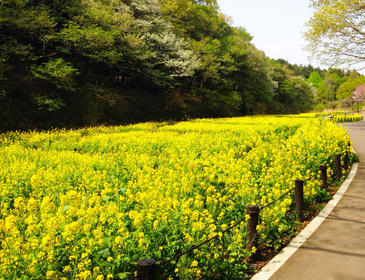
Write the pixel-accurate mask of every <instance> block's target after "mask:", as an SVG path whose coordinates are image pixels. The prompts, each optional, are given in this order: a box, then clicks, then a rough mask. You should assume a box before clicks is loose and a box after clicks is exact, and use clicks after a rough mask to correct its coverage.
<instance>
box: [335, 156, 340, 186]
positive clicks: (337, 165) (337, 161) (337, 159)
mask: <svg viewBox="0 0 365 280" xmlns="http://www.w3.org/2000/svg"><path fill="white" fill-rule="evenodd" d="M335 178H336V179H337V180H339V179H340V178H341V155H339V154H336V155H335Z"/></svg>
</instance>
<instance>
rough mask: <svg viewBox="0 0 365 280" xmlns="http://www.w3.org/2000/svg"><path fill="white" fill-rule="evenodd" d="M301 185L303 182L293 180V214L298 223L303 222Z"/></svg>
mask: <svg viewBox="0 0 365 280" xmlns="http://www.w3.org/2000/svg"><path fill="white" fill-rule="evenodd" d="M303 183H304V181H303V180H299V179H297V180H295V192H294V194H295V212H296V213H297V215H298V220H299V221H300V222H303Z"/></svg>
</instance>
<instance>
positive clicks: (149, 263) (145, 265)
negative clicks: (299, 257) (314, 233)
mask: <svg viewBox="0 0 365 280" xmlns="http://www.w3.org/2000/svg"><path fill="white" fill-rule="evenodd" d="M349 145H351V144H349ZM348 159H349V158H348V153H347V151H346V152H345V155H344V160H345V162H344V163H345V164H344V167H345V168H346V167H348V162H347V161H348ZM334 166H335V168H334V169H335V172H334V175H335V179H337V180H338V179H340V177H341V169H342V166H341V155H339V154H336V155H335V157H334ZM346 169H347V168H346ZM319 170H320V180H321V188H322V189H325V190H327V189H328V182H327V165H320V166H319ZM317 176H318V175H317V174H314V175H312V176H310V177H309V178H307V179H306V180H299V179H297V180H295V187H294V188H291V189H289V190H288V191H286V192H285V193H284V194H282V195H281V196H280V197H278V198H276V199H275V200H273V201H271V202H270V203H268V204H267V205H265V206H261V207H258V206H257V205H247V207H246V213H247V214H249V216H250V219H248V221H247V229H246V248H247V249H248V250H249V251H250V250H251V249H252V247H253V246H254V245H255V237H256V235H257V230H256V227H257V225H258V218H259V212H260V211H262V210H264V209H265V208H267V207H269V206H271V205H273V204H274V203H275V202H277V201H279V200H281V199H282V198H284V197H285V196H287V195H288V194H289V193H291V192H292V191H295V192H294V194H295V211H296V213H297V215H298V220H299V221H300V222H303V198H304V195H303V184H304V182H308V181H310V180H311V179H313V178H315V177H317ZM244 221H246V217H244V218H243V219H241V220H240V221H238V222H236V223H234V224H233V225H231V226H230V227H228V228H226V229H225V230H223V231H221V232H219V233H218V234H216V235H214V236H212V237H211V238H209V239H207V240H205V241H203V242H201V243H200V244H198V245H194V246H193V247H191V248H190V249H188V250H185V251H183V252H180V253H179V254H177V255H175V256H173V257H171V258H169V259H167V260H165V261H162V262H160V263H156V262H155V260H153V259H142V260H139V261H138V262H137V275H136V276H134V277H133V278H132V279H140V280H154V279H155V271H156V268H157V267H161V266H163V265H165V264H167V263H169V262H171V261H174V260H176V259H179V258H180V257H182V256H183V255H186V254H188V253H190V252H192V251H194V250H196V249H198V248H200V247H201V246H203V245H205V244H207V243H209V242H211V241H212V240H214V239H217V238H220V237H222V235H223V234H224V233H226V232H228V231H230V230H231V229H233V228H234V227H236V226H238V225H240V224H241V223H243V222H244Z"/></svg>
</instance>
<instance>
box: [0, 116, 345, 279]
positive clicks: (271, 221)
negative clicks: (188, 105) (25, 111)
mask: <svg viewBox="0 0 365 280" xmlns="http://www.w3.org/2000/svg"><path fill="white" fill-rule="evenodd" d="M348 142H349V137H348V135H347V133H346V132H345V131H344V130H343V129H342V128H341V127H338V126H337V125H336V124H334V123H333V122H330V121H328V120H326V119H316V118H311V117H308V116H307V117H303V116H288V117H285V116H281V117H271V116H267V117H266V116H264V117H242V118H227V119H215V120H213V119H200V120H193V121H188V122H180V123H143V124H137V125H130V126H116V127H103V126H101V127H95V128H88V129H80V130H55V131H50V132H28V133H17V132H12V133H7V134H2V135H0V166H1V168H0V275H1V276H0V278H1V279H99V280H100V279H131V278H132V277H133V275H134V273H135V264H136V262H137V260H139V259H142V258H153V259H155V260H156V261H157V262H159V261H163V260H165V259H168V258H170V257H172V256H174V255H176V254H177V253H179V252H181V251H183V250H186V249H189V248H190V247H191V246H192V245H195V244H197V243H199V242H202V241H204V240H206V239H207V238H209V237H211V236H213V235H216V234H218V233H219V232H220V231H222V230H224V229H225V228H227V227H229V226H230V225H231V224H232V223H235V222H236V221H238V220H240V219H242V217H244V216H245V214H246V213H245V209H246V206H247V205H248V204H256V205H265V204H267V203H269V202H271V201H273V200H274V199H275V198H277V197H279V196H280V195H281V194H283V193H284V192H286V191H287V190H288V189H290V188H292V187H293V185H294V181H295V179H298V178H299V179H305V178H307V177H309V176H312V175H318V167H319V165H321V164H325V163H327V164H329V165H330V166H331V161H332V159H333V156H334V154H336V153H341V154H343V153H344V152H345V150H346V149H348V146H347V144H348ZM331 173H332V170H331V168H330V169H329V174H331ZM304 190H305V193H304V196H305V200H306V201H308V202H311V201H314V200H316V199H317V198H318V197H319V196H321V195H323V193H321V192H323V191H321V190H320V181H319V178H318V176H317V177H316V178H315V179H313V180H311V181H309V182H307V183H306V184H305V187H304ZM292 204H293V196H292V195H288V196H287V197H286V198H284V199H282V200H280V201H278V202H277V203H275V204H274V205H273V206H272V207H268V208H266V209H265V210H263V211H262V213H261V214H260V217H261V218H260V224H259V227H258V230H259V242H260V243H264V244H266V245H267V246H273V247H279V246H280V245H281V244H282V241H281V239H280V236H281V234H283V233H288V232H290V231H293V229H294V227H295V224H296V222H295V219H291V218H290V214H288V211H289V210H290V209H291V208H292ZM289 213H292V212H289ZM245 235H246V234H245V223H242V224H241V225H240V226H238V227H236V228H234V229H233V230H232V231H231V232H228V233H227V234H224V235H223V236H222V237H221V239H217V240H214V241H213V242H211V243H209V244H207V245H204V246H203V247H201V248H199V249H197V250H195V251H194V252H193V253H192V254H189V255H185V256H183V257H182V258H180V259H179V260H176V261H174V262H172V263H169V264H167V265H166V266H164V267H163V268H162V272H161V273H162V275H163V276H162V278H163V279H167V278H169V277H170V279H178V278H179V279H200V278H203V279H214V278H215V279H245V278H246V276H247V272H248V270H249V267H248V265H247V264H245V262H244V259H245V258H246V257H247V256H249V255H250V254H251V252H247V251H246V249H245Z"/></svg>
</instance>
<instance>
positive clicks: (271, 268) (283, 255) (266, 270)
mask: <svg viewBox="0 0 365 280" xmlns="http://www.w3.org/2000/svg"><path fill="white" fill-rule="evenodd" d="M358 165H359V164H358V163H354V164H353V165H352V168H351V171H350V173H349V175H348V176H347V178H346V180H345V181H344V182H343V183H342V185H341V187H340V188H339V189H338V190H337V192H336V193H335V195H334V196H333V197H332V199H331V200H330V201H329V202H328V203H327V205H326V206H325V207H324V208H323V209H322V210H321V211H320V212H319V213H318V215H317V216H316V217H315V218H314V219H313V220H312V221H311V222H310V223H309V224H308V225H307V226H306V227H305V228H304V229H303V230H302V231H301V232H300V233H299V234H298V235H297V236H296V237H295V238H294V239H293V240H292V241H291V242H290V243H289V244H288V245H287V246H286V247H285V248H284V249H282V250H281V251H280V253H279V254H277V255H276V256H275V257H274V258H273V259H272V260H271V261H270V262H268V263H267V264H266V265H265V266H264V267H263V268H261V270H259V271H258V272H257V273H256V274H255V275H254V276H253V277H252V278H251V280H268V279H270V277H271V276H273V275H274V273H275V272H276V271H277V270H278V269H279V268H280V267H281V266H282V265H283V264H284V263H285V262H286V261H287V260H288V259H289V258H290V257H291V256H292V255H293V254H294V253H295V252H296V251H297V250H298V249H299V248H300V246H302V245H303V243H304V242H305V241H306V240H307V239H308V238H309V237H310V236H311V235H312V233H313V232H315V231H316V230H317V228H318V227H319V226H320V225H321V224H322V222H323V221H324V220H325V219H326V218H327V217H328V215H329V214H330V213H331V212H332V210H333V208H335V206H336V205H337V203H338V202H339V201H340V200H341V198H342V196H343V195H344V193H345V192H346V190H347V189H348V187H349V186H350V184H351V182H352V179H353V178H354V177H355V175H356V173H357V168H358Z"/></svg>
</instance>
